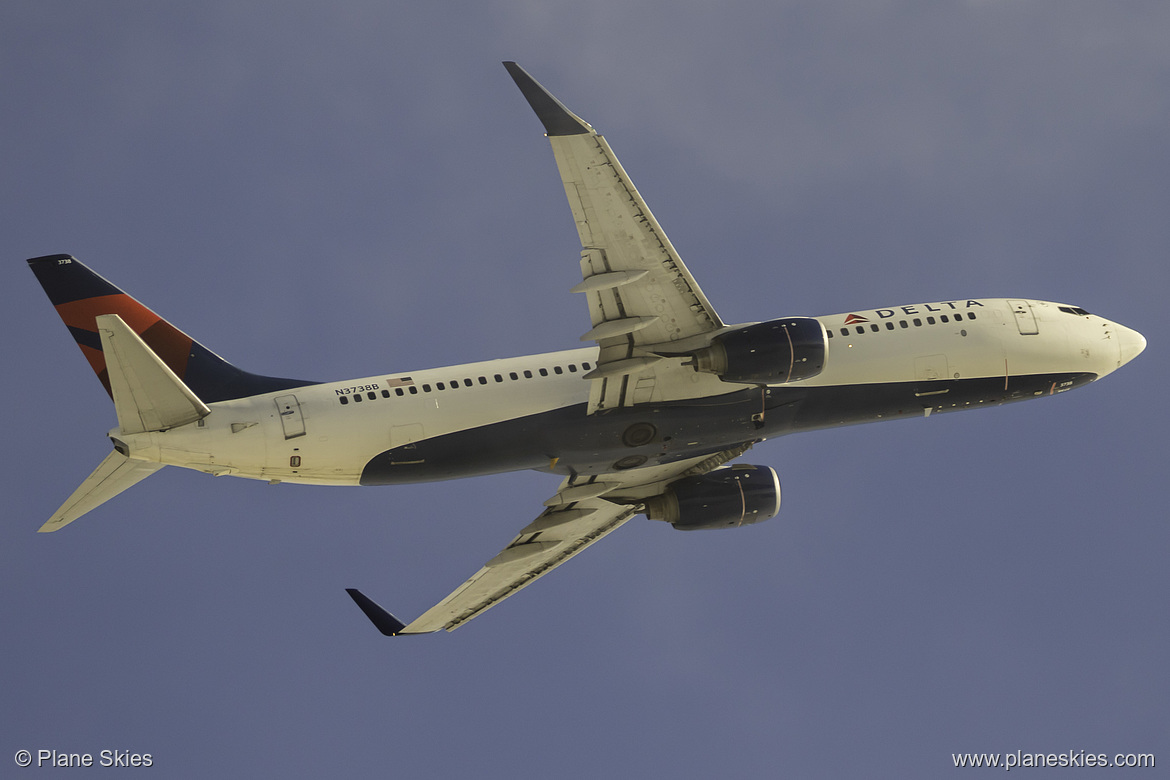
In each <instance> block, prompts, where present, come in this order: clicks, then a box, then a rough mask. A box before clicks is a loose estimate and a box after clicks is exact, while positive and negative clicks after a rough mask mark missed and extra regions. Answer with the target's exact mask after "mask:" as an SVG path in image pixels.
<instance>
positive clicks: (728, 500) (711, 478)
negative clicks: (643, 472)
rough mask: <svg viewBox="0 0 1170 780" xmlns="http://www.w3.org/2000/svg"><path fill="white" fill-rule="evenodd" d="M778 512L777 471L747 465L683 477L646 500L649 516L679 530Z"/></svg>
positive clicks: (730, 524) (765, 517)
mask: <svg viewBox="0 0 1170 780" xmlns="http://www.w3.org/2000/svg"><path fill="white" fill-rule="evenodd" d="M779 511H780V478H779V477H778V476H776V471H775V470H774V469H771V468H769V467H768V466H749V465H746V464H742V465H736V466H732V467H730V468H723V469H716V470H715V471H712V472H710V473H707V474H701V475H699V476H695V477H683V478H682V479H680V480H677V481H676V482H672V483H671V484H670V486H669V487H667V489H666V492H664V493H663V494H662V495H659V496H654V497H653V498H650V499H648V500H647V501H646V516H647V517H648V518H650V519H651V520H664V521H666V522H668V523H670V524H671V525H673V526H674V527H675V528H676V529H677V530H679V531H700V530H707V529H717V528H738V527H739V526H741V525H751V524H752V523H759V522H762V521H764V520H768V519H769V518H772V517H775V516H776V513H777V512H779Z"/></svg>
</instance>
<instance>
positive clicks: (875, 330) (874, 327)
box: [869, 322, 878, 333]
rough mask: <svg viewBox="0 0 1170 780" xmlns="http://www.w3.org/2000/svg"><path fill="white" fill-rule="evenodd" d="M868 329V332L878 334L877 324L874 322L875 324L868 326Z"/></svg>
mask: <svg viewBox="0 0 1170 780" xmlns="http://www.w3.org/2000/svg"><path fill="white" fill-rule="evenodd" d="M869 329H870V330H872V331H873V332H874V333H877V332H878V326H877V323H876V322H875V323H873V324H872V325H870V326H869Z"/></svg>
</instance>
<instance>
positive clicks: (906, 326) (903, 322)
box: [898, 320, 910, 328]
mask: <svg viewBox="0 0 1170 780" xmlns="http://www.w3.org/2000/svg"><path fill="white" fill-rule="evenodd" d="M898 324H899V325H901V326H902V327H903V328H909V327H910V325H909V324H908V323H907V322H906V320H898Z"/></svg>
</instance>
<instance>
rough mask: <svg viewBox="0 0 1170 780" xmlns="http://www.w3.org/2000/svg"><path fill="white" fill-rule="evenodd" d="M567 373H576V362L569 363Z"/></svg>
mask: <svg viewBox="0 0 1170 780" xmlns="http://www.w3.org/2000/svg"><path fill="white" fill-rule="evenodd" d="M569 373H570V374H575V373H577V364H576V363H570V364H569Z"/></svg>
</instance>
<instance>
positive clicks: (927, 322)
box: [926, 317, 934, 325]
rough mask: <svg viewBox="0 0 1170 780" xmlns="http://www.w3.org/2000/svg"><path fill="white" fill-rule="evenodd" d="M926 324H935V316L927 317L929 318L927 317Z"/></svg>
mask: <svg viewBox="0 0 1170 780" xmlns="http://www.w3.org/2000/svg"><path fill="white" fill-rule="evenodd" d="M926 324H927V325H933V324H934V317H927V318H926Z"/></svg>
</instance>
